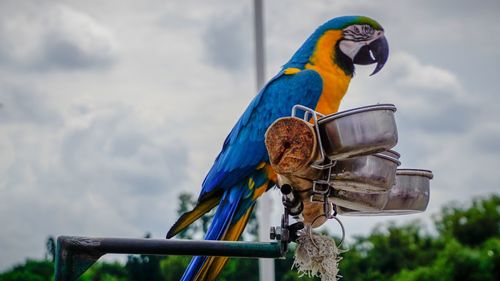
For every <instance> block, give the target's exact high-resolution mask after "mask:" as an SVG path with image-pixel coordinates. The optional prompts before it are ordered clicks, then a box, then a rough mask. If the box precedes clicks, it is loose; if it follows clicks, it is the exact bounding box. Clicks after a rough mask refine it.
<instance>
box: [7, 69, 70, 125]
mask: <svg viewBox="0 0 500 281" xmlns="http://www.w3.org/2000/svg"><path fill="white" fill-rule="evenodd" d="M2 80H3V79H0V82H1V81H2ZM48 99H50V97H49V96H48V95H46V94H45V93H39V92H36V91H35V90H33V89H31V88H29V87H23V86H20V85H14V84H9V83H2V84H0V103H1V106H0V123H3V124H4V125H6V124H13V125H17V124H25V123H30V124H34V125H38V126H45V125H51V126H58V125H61V124H62V123H63V122H64V121H63V117H62V116H61V115H60V114H59V112H57V109H56V108H54V106H52V105H51V104H50V103H48V102H47V100H48Z"/></svg>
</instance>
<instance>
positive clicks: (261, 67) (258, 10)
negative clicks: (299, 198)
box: [254, 0, 274, 281]
mask: <svg viewBox="0 0 500 281" xmlns="http://www.w3.org/2000/svg"><path fill="white" fill-rule="evenodd" d="M254 28H255V68H256V77H257V90H260V89H261V88H262V87H263V86H264V83H265V76H266V75H265V52H264V13H263V3H262V0H254ZM272 203H273V202H272V199H271V197H270V196H269V194H264V195H263V196H262V197H261V198H260V200H259V203H258V206H257V209H258V220H259V240H260V241H269V240H270V238H269V229H270V227H271V220H270V214H271V211H272V208H271V207H272ZM259 277H260V280H261V281H274V260H269V259H259Z"/></svg>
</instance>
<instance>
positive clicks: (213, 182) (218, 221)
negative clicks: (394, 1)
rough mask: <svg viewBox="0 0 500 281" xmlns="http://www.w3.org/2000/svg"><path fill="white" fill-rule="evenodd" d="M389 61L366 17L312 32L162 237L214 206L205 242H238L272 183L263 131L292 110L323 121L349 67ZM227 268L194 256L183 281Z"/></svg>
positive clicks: (380, 32) (220, 261) (376, 27)
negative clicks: (301, 108)
mask: <svg viewBox="0 0 500 281" xmlns="http://www.w3.org/2000/svg"><path fill="white" fill-rule="evenodd" d="M388 55H389V47H388V44H387V40H386V39H385V36H384V29H383V28H382V26H381V25H380V24H379V23H377V22H376V21H375V20H373V19H371V18H368V17H363V16H344V17H338V18H334V19H332V20H329V21H328V22H326V23H324V24H323V25H321V26H320V27H319V28H318V29H316V31H315V32H314V33H313V34H312V35H311V36H310V37H309V38H308V39H307V40H306V41H305V43H304V44H303V45H302V46H301V47H300V48H299V49H298V51H297V52H296V53H295V54H294V55H293V56H292V58H291V59H290V61H288V62H287V63H286V64H285V65H284V66H283V67H282V69H281V71H279V73H278V74H277V75H276V76H274V78H272V79H271V80H270V81H269V82H268V83H267V84H266V85H265V86H264V87H263V88H262V90H261V91H260V92H259V94H258V95H257V96H256V97H255V98H254V99H253V100H252V101H251V103H250V105H249V106H248V107H247V109H246V110H245V112H244V113H243V115H242V116H241V117H240V119H239V120H238V121H237V123H236V125H235V126H234V128H233V129H232V130H231V132H230V133H229V135H228V136H227V138H226V140H225V141H224V144H223V146H222V151H221V152H220V153H219V155H218V156H217V158H216V159H215V163H214V164H213V166H212V168H211V169H210V171H209V172H208V174H207V175H206V177H205V180H204V181H203V183H202V189H201V192H200V195H199V198H198V202H197V205H196V206H195V207H194V209H193V210H192V211H189V212H186V213H184V214H183V215H182V216H181V217H180V218H179V219H178V220H177V222H176V223H175V224H174V225H173V226H172V228H171V229H170V231H169V232H168V234H167V238H171V237H173V236H174V235H176V234H177V233H179V232H181V231H182V230H183V229H185V228H186V227H187V226H189V225H190V224H191V223H193V222H194V221H195V220H197V219H198V218H200V217H201V216H203V215H204V214H205V213H206V212H208V211H210V210H211V209H212V208H214V207H215V206H217V205H219V206H218V208H217V210H216V212H215V215H214V217H213V221H212V223H211V225H210V226H209V228H208V230H207V233H206V234H205V239H206V240H238V239H239V238H240V235H241V233H242V232H243V229H244V228H245V225H246V223H247V221H248V219H249V217H250V214H251V212H252V210H253V208H254V206H255V202H256V200H257V198H259V197H260V196H261V195H262V194H263V193H264V192H265V191H267V190H268V189H270V188H271V187H272V186H273V185H274V183H275V182H276V174H275V173H274V172H273V170H272V168H271V166H270V164H269V156H268V154H267V151H266V147H265V144H264V134H265V132H266V129H267V128H268V127H269V126H270V125H271V124H272V123H273V121H275V120H276V119H278V118H280V117H285V116H289V115H290V112H291V109H292V107H293V106H294V105H296V104H301V105H304V106H307V107H309V108H313V109H315V110H316V111H318V112H320V113H322V114H331V113H335V112H337V111H338V108H339V105H340V101H341V100H342V98H343V97H344V94H345V93H346V91H347V88H348V86H349V82H350V80H351V78H352V77H353V75H354V64H360V65H368V64H374V63H377V65H376V67H375V69H374V71H373V73H372V75H373V74H375V73H377V72H378V71H380V69H382V67H383V66H384V64H385V63H386V61H387V58H388ZM226 261H227V258H225V257H202V256H197V257H194V258H193V259H192V260H191V262H190V264H189V265H188V267H187V269H186V271H185V272H184V275H183V276H182V280H183V281H188V280H215V278H217V276H218V274H219V273H220V271H221V270H222V268H223V266H224V264H225V263H226Z"/></svg>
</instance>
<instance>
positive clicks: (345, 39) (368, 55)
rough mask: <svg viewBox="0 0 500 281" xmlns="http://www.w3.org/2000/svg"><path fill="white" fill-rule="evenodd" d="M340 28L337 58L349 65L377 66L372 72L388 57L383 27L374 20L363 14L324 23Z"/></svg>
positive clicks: (382, 64) (375, 71)
mask: <svg viewBox="0 0 500 281" xmlns="http://www.w3.org/2000/svg"><path fill="white" fill-rule="evenodd" d="M329 23H330V24H332V25H334V26H335V27H336V28H338V29H341V30H342V38H341V39H340V40H339V41H338V42H337V44H336V46H335V48H337V50H336V51H337V52H336V53H337V54H338V57H337V58H336V59H337V60H343V62H339V63H344V64H348V65H347V66H351V67H352V68H353V70H354V64H359V65H369V64H374V63H376V64H377V66H376V67H375V69H374V70H373V72H372V74H371V75H373V74H375V73H377V72H379V71H380V70H381V69H382V67H383V66H384V64H385V63H386V61H387V58H388V57H389V44H388V43H387V39H386V38H385V35H384V29H383V28H382V26H381V25H380V24H379V23H378V22H376V21H375V20H373V19H371V18H368V17H363V16H345V17H339V18H335V19H333V20H331V21H330V22H328V23H326V24H325V25H328V24H329Z"/></svg>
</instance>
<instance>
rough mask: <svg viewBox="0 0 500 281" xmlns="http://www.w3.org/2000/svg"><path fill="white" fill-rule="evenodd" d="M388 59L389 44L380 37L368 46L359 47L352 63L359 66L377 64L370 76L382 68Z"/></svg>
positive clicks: (383, 37)
mask: <svg viewBox="0 0 500 281" xmlns="http://www.w3.org/2000/svg"><path fill="white" fill-rule="evenodd" d="M388 57H389V44H388V43H387V39H385V36H381V37H379V38H378V39H377V40H375V41H373V42H371V43H370V44H368V45H365V46H363V47H361V49H359V51H358V53H357V54H356V56H354V59H353V63H355V64H361V65H368V64H373V63H377V66H376V67H375V70H373V72H372V74H370V76H371V75H373V74H375V73H377V72H379V71H380V70H381V69H382V67H384V64H385V62H386V61H387V58H388Z"/></svg>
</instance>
